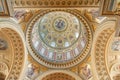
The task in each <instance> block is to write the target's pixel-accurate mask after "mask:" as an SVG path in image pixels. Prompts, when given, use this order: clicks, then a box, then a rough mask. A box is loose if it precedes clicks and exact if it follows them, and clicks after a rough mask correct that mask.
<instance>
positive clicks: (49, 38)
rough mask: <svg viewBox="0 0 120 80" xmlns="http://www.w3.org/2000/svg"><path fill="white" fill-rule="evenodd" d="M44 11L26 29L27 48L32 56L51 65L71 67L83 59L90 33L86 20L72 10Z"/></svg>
mask: <svg viewBox="0 0 120 80" xmlns="http://www.w3.org/2000/svg"><path fill="white" fill-rule="evenodd" d="M43 13H44V14H42V13H40V14H38V15H37V17H35V18H34V19H33V21H31V22H30V25H29V26H28V29H27V39H28V41H29V42H28V46H29V47H28V48H29V51H30V54H31V55H32V56H33V58H34V59H35V60H37V61H38V62H39V63H41V64H43V65H45V66H48V65H49V66H48V67H52V68H53V67H54V68H55V67H58V66H59V67H62V68H63V67H67V66H68V67H70V66H72V65H75V64H77V63H79V62H80V61H81V60H82V59H84V58H85V57H86V56H87V54H88V53H89V49H90V48H89V47H90V42H91V37H92V35H91V29H90V27H89V24H88V23H87V21H85V19H84V18H83V17H82V16H81V15H79V14H77V13H75V12H73V11H64V10H61V11H59V10H57V11H48V12H47V11H45V12H43ZM88 37H89V39H88ZM77 60H78V62H77ZM66 63H68V64H67V65H66ZM70 63H71V64H70ZM64 64H65V65H64Z"/></svg>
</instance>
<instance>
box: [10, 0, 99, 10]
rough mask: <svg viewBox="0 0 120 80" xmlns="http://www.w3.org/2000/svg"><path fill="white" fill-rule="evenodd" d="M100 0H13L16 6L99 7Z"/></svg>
mask: <svg viewBox="0 0 120 80" xmlns="http://www.w3.org/2000/svg"><path fill="white" fill-rule="evenodd" d="M99 2H100V0H13V1H12V3H13V5H14V8H59V7H60V8H66V7H70V8H72V7H98V6H99Z"/></svg>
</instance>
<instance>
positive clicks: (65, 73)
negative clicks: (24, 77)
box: [35, 70, 82, 80]
mask: <svg viewBox="0 0 120 80" xmlns="http://www.w3.org/2000/svg"><path fill="white" fill-rule="evenodd" d="M56 74H59V75H60V76H59V75H56ZM50 75H52V76H51V78H52V79H55V78H57V77H59V78H60V79H63V80H64V79H65V78H68V77H69V78H71V79H70V80H82V79H81V78H80V77H79V76H78V75H76V74H75V73H73V72H71V71H67V70H50V71H47V72H45V73H43V74H42V75H39V76H38V77H37V78H36V79H35V80H47V79H48V77H50ZM55 75H56V76H55ZM62 76H63V77H64V78H62ZM65 80H66V79H65ZM68 80H69V79H68Z"/></svg>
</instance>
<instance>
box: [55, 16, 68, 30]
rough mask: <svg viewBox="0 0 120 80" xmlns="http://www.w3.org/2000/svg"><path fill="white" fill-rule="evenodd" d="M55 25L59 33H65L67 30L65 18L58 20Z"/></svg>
mask: <svg viewBox="0 0 120 80" xmlns="http://www.w3.org/2000/svg"><path fill="white" fill-rule="evenodd" d="M53 25H54V28H55V30H57V31H64V30H65V29H66V28H67V22H66V20H65V19H64V18H56V19H55V21H54V22H53Z"/></svg>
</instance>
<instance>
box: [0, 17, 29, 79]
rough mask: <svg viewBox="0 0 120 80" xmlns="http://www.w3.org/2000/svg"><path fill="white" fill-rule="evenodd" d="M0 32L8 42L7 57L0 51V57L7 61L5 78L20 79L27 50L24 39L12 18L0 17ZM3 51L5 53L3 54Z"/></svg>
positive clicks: (22, 74) (18, 26)
mask: <svg viewBox="0 0 120 80" xmlns="http://www.w3.org/2000/svg"><path fill="white" fill-rule="evenodd" d="M0 31H1V32H2V33H0V34H1V35H3V37H4V38H5V39H6V41H7V42H8V43H9V45H8V46H9V47H8V48H9V49H10V50H11V51H10V52H8V53H9V59H7V58H8V57H7V58H6V56H5V55H7V54H6V52H5V51H0V53H1V54H0V57H1V58H2V59H3V60H5V61H9V62H10V63H9V73H8V74H7V75H6V76H5V80H22V78H23V76H24V70H25V63H26V58H27V51H26V47H25V40H24V36H23V32H22V30H21V29H20V25H18V24H17V22H15V21H14V20H13V19H0ZM2 52H4V53H5V54H3V53H2Z"/></svg>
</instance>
